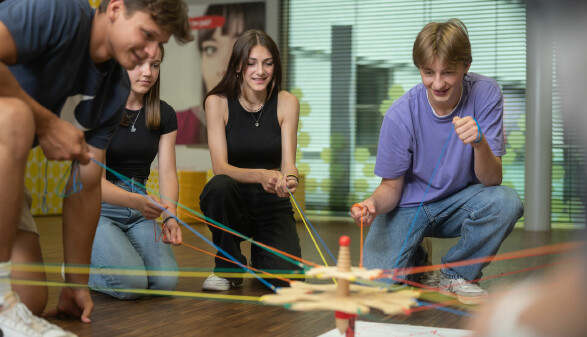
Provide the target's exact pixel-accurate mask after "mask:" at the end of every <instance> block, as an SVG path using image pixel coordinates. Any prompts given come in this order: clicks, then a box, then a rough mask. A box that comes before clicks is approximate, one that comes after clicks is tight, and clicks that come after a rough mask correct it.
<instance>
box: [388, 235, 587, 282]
mask: <svg viewBox="0 0 587 337" xmlns="http://www.w3.org/2000/svg"><path fill="white" fill-rule="evenodd" d="M585 243H586V242H585V241H576V242H564V243H557V244H553V245H546V246H541V247H536V248H529V249H524V250H519V251H515V252H509V253H503V254H496V255H490V256H486V257H479V258H475V259H470V260H464V261H458V262H451V263H446V264H437V265H432V266H422V267H408V268H398V269H396V275H410V274H418V273H422V272H426V271H433V270H439V269H441V268H443V267H445V268H451V267H461V266H467V265H471V264H477V263H484V262H491V261H502V260H510V259H518V258H523V257H533V256H541V255H549V254H556V253H563V252H567V251H570V250H574V249H578V248H580V247H581V246H583V245H585Z"/></svg>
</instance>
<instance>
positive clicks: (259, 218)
mask: <svg viewBox="0 0 587 337" xmlns="http://www.w3.org/2000/svg"><path fill="white" fill-rule="evenodd" d="M200 208H201V210H202V212H203V213H204V215H205V216H206V217H208V218H211V219H213V220H215V221H217V222H219V223H221V224H223V225H224V226H226V227H229V228H231V229H234V230H235V231H237V232H239V233H241V234H243V235H245V236H248V237H251V238H253V239H254V240H255V241H258V242H261V243H263V244H265V245H267V246H269V247H273V248H276V249H279V250H282V251H284V252H287V253H289V254H292V255H294V256H297V257H301V255H302V252H301V248H300V239H299V237H298V233H297V230H296V221H295V219H294V217H293V211H292V206H291V203H290V201H289V198H280V197H278V196H277V195H276V194H272V193H267V192H265V190H263V187H262V185H261V184H240V183H238V182H236V181H235V180H234V179H232V178H231V177H229V176H227V175H217V176H214V177H213V178H212V180H210V181H209V182H208V183H207V184H206V186H205V187H204V190H203V191H202V194H201V195H200ZM208 227H209V228H210V231H212V241H213V242H214V244H215V245H217V246H219V247H220V248H222V249H224V251H226V252H227V253H228V254H230V255H231V256H232V257H233V258H235V259H237V260H238V261H239V262H240V263H242V264H243V265H247V259H246V258H245V256H244V255H243V254H242V253H241V247H240V243H241V242H242V241H243V239H242V238H240V237H238V236H235V235H233V234H230V233H228V232H226V231H223V230H221V229H218V228H216V227H212V226H208ZM218 256H222V254H221V253H220V252H218V253H217V255H216V259H215V262H216V268H215V269H214V270H215V271H218V272H221V271H223V270H226V269H234V268H238V266H237V265H236V264H234V263H231V262H228V261H225V260H222V259H220V258H218ZM251 263H252V267H253V268H257V269H263V270H275V272H277V273H278V270H299V269H300V268H299V267H297V266H296V265H294V264H293V263H291V262H290V261H287V260H284V259H283V258H281V257H280V256H277V255H275V254H274V253H273V252H271V251H267V250H266V249H264V248H261V247H259V246H257V245H255V244H251ZM269 272H271V271H269ZM267 281H269V282H271V283H272V284H274V285H276V286H280V287H281V286H285V285H287V284H286V283H285V282H283V281H279V280H277V279H268V280H267Z"/></svg>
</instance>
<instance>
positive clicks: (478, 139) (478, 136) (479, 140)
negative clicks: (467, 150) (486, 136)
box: [473, 117, 483, 144]
mask: <svg viewBox="0 0 587 337" xmlns="http://www.w3.org/2000/svg"><path fill="white" fill-rule="evenodd" d="M473 120H474V121H475V124H477V138H475V140H474V141H473V143H475V144H477V143H479V142H481V139H483V132H482V131H481V127H480V126H479V123H477V120H476V119H475V118H474V117H473Z"/></svg>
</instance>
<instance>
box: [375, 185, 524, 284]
mask: <svg viewBox="0 0 587 337" xmlns="http://www.w3.org/2000/svg"><path fill="white" fill-rule="evenodd" d="M523 213H524V207H523V204H522V201H521V200H520V197H519V196H518V194H517V193H516V192H515V191H514V190H513V189H511V188H509V187H505V186H491V187H484V186H483V185H481V184H477V185H471V186H469V187H467V188H465V189H463V190H461V191H459V192H457V193H455V194H452V195H450V196H448V197H446V198H444V199H441V200H438V201H435V202H431V203H429V204H425V205H423V206H422V208H421V209H420V211H419V212H418V206H416V207H405V208H401V207H398V208H396V209H394V210H393V211H391V212H389V213H387V214H380V215H378V216H377V217H376V218H375V221H373V224H372V225H371V228H370V229H369V233H368V234H367V238H366V240H365V248H364V265H365V267H367V268H381V269H393V268H408V267H413V266H414V264H415V260H417V259H418V257H416V255H418V250H421V248H420V243H421V242H422V240H423V239H424V237H437V238H453V237H460V239H459V241H458V242H457V244H456V245H455V246H454V247H452V248H451V249H450V250H449V251H448V252H447V254H446V255H445V256H444V257H442V259H441V261H442V263H443V264H446V263H451V262H458V261H464V260H470V259H474V258H480V257H486V256H490V255H494V254H496V253H497V251H498V250H499V247H500V246H501V243H502V242H503V241H504V240H505V238H506V237H507V236H508V235H509V233H510V232H511V231H512V229H513V228H514V225H515V224H516V221H518V219H520V217H522V214H523ZM416 214H418V215H417V218H416V219H415V221H414V217H416ZM412 222H413V223H414V225H413V228H412V231H411V233H409V236H408V232H409V231H410V227H411V225H412ZM402 247H403V248H402ZM488 264H489V262H483V263H477V264H469V265H465V266H458V267H451V268H443V269H441V271H442V273H443V274H444V276H446V277H448V278H464V279H466V280H474V279H477V278H479V277H481V270H482V269H483V268H484V267H485V266H487V265H488ZM417 276H418V275H409V276H407V277H406V278H407V279H410V280H415V279H416V278H417Z"/></svg>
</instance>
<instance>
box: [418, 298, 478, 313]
mask: <svg viewBox="0 0 587 337" xmlns="http://www.w3.org/2000/svg"><path fill="white" fill-rule="evenodd" d="M416 303H417V304H418V306H419V307H422V306H426V305H430V303H428V302H423V301H416ZM434 309H438V310H442V311H446V312H450V313H452V314H456V315H460V316H465V317H476V315H474V314H472V313H470V312H466V311H461V310H456V309H452V308H449V307H442V306H439V307H435V308H434Z"/></svg>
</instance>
